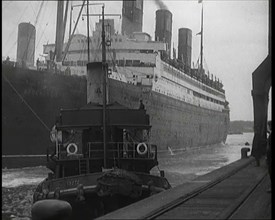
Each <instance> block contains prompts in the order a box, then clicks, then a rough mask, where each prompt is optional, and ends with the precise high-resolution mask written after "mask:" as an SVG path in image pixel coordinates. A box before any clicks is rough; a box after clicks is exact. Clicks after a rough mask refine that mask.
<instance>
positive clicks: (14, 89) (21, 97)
mask: <svg viewBox="0 0 275 220" xmlns="http://www.w3.org/2000/svg"><path fill="white" fill-rule="evenodd" d="M2 76H3V77H4V79H5V80H6V82H7V83H8V84H9V85H10V87H11V88H12V89H13V91H14V92H15V93H16V94H17V95H18V96H19V97H20V99H21V100H22V101H23V102H24V103H25V105H26V106H27V107H28V108H29V109H30V110H31V112H32V113H33V114H34V115H35V117H36V118H37V119H38V120H39V121H40V122H41V123H42V124H43V126H44V127H45V128H46V129H47V130H48V131H51V129H50V128H49V127H48V126H47V125H46V124H45V123H44V122H43V120H42V119H41V118H40V117H39V116H38V115H37V114H36V112H35V111H34V110H33V109H32V107H31V106H30V105H29V104H28V103H27V101H25V99H24V98H23V96H21V95H20V93H19V92H18V91H17V90H16V88H15V87H14V86H13V85H12V84H11V82H10V81H9V80H8V79H7V77H6V76H5V75H4V74H2Z"/></svg>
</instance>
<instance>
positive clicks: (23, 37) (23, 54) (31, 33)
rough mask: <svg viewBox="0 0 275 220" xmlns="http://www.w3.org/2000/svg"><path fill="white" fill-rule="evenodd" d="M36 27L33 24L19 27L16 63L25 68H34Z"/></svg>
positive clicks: (24, 24)
mask: <svg viewBox="0 0 275 220" xmlns="http://www.w3.org/2000/svg"><path fill="white" fill-rule="evenodd" d="M34 52H35V27H34V26H33V25H32V24H31V23H25V22H23V23H20V24H19V25H18V38H17V55H16V61H17V62H18V63H19V64H21V65H22V66H23V67H25V66H26V67H29V66H34Z"/></svg>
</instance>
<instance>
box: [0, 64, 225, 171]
mask: <svg viewBox="0 0 275 220" xmlns="http://www.w3.org/2000/svg"><path fill="white" fill-rule="evenodd" d="M2 75H3V76H2V155H4V156H6V155H17V156H18V155H19V156H20V155H28V156H29V155H46V149H47V146H48V145H49V144H50V140H49V129H50V128H51V127H52V126H53V124H54V123H55V118H56V116H58V112H59V110H60V109H61V108H78V107H82V106H84V105H85V104H86V100H87V94H86V88H87V86H86V85H87V81H86V78H84V77H78V76H64V75H56V74H51V73H46V72H41V71H40V72H39V71H33V70H22V69H19V68H14V67H7V66H4V65H2ZM6 79H8V81H7V80H6ZM11 85H12V86H11ZM12 87H13V88H15V89H16V92H18V94H20V95H21V96H22V97H23V98H24V101H22V99H21V98H20V96H19V95H18V94H17V93H16V92H15V90H14V89H13V88H12ZM109 96H110V102H115V101H116V102H118V103H120V104H122V105H124V106H126V107H129V108H139V103H140V100H141V99H142V100H143V104H144V105H145V109H146V110H147V113H148V114H149V115H150V123H151V125H152V130H151V142H152V143H154V144H156V145H157V146H158V149H159V152H160V153H161V152H167V150H168V148H170V149H172V150H174V151H177V150H187V149H189V148H196V147H202V146H206V145H211V144H216V143H221V142H225V140H226V136H227V132H228V128H229V112H228V111H223V112H219V111H214V110H210V109H205V108H202V107H199V106H195V105H191V104H188V103H186V102H183V101H180V100H177V99H174V98H172V97H168V96H166V95H164V94H160V93H157V92H155V91H152V90H151V89H150V87H148V86H135V85H132V84H127V83H123V82H121V81H117V80H114V79H109ZM6 159H7V158H6ZM6 159H5V163H6V164H2V166H3V167H9V165H8V162H6V161H7V160H8V159H7V160H6ZM21 159H22V158H21ZM38 161H39V160H38Z"/></svg>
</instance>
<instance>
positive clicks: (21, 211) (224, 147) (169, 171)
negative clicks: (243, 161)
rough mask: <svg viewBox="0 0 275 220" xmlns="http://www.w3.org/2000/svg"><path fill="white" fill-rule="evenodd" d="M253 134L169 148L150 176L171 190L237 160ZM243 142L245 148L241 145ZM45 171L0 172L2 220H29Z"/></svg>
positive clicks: (9, 170)
mask: <svg viewBox="0 0 275 220" xmlns="http://www.w3.org/2000/svg"><path fill="white" fill-rule="evenodd" d="M253 135H254V133H244V134H242V135H228V137H227V141H226V143H225V144H217V145H214V146H209V147H204V148H201V149H196V150H190V151H187V152H173V149H171V148H170V149H169V151H167V153H166V154H164V155H161V157H159V158H158V160H159V166H158V168H153V170H152V173H153V174H157V175H159V170H164V172H165V177H166V178H167V179H168V181H169V182H170V184H171V185H172V186H173V187H175V186H177V185H179V184H181V183H184V182H187V181H190V180H192V179H194V178H196V177H197V176H199V175H203V174H206V173H208V172H211V171H212V170H215V169H218V168H220V167H222V166H224V165H227V164H230V163H232V162H234V161H236V160H238V159H240V158H241V148H242V147H249V148H250V149H251V145H252V140H253ZM246 142H248V143H249V146H245V143H246ZM48 172H49V170H48V169H47V168H46V167H43V166H42V167H31V168H21V169H2V219H29V217H30V210H31V203H32V194H33V190H34V189H35V187H36V185H37V184H38V183H40V182H41V181H42V180H43V179H44V178H46V177H47V173H48ZM11 216H13V217H14V218H11Z"/></svg>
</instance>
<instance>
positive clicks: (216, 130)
mask: <svg viewBox="0 0 275 220" xmlns="http://www.w3.org/2000/svg"><path fill="white" fill-rule="evenodd" d="M109 85H110V87H109V88H110V92H109V96H110V101H111V102H112V101H113V102H114V101H116V102H119V103H120V104H122V105H125V106H127V107H129V108H139V104H140V100H142V101H143V104H144V105H145V109H146V112H147V114H149V115H150V123H151V125H152V130H151V142H152V143H154V144H156V145H157V146H158V149H159V150H160V152H161V151H167V150H168V148H170V149H172V150H175V151H178V150H187V149H190V148H196V147H202V146H207V145H212V144H217V143H222V142H225V141H226V137H227V133H228V129H229V111H223V112H219V111H215V110H210V109H206V108H202V107H199V106H195V105H191V104H189V103H186V102H183V101H180V100H177V99H174V98H172V97H169V96H166V95H163V94H160V93H157V92H155V91H152V90H151V89H150V88H149V87H146V86H135V85H132V84H126V83H123V82H120V81H116V80H113V79H109Z"/></svg>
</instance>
